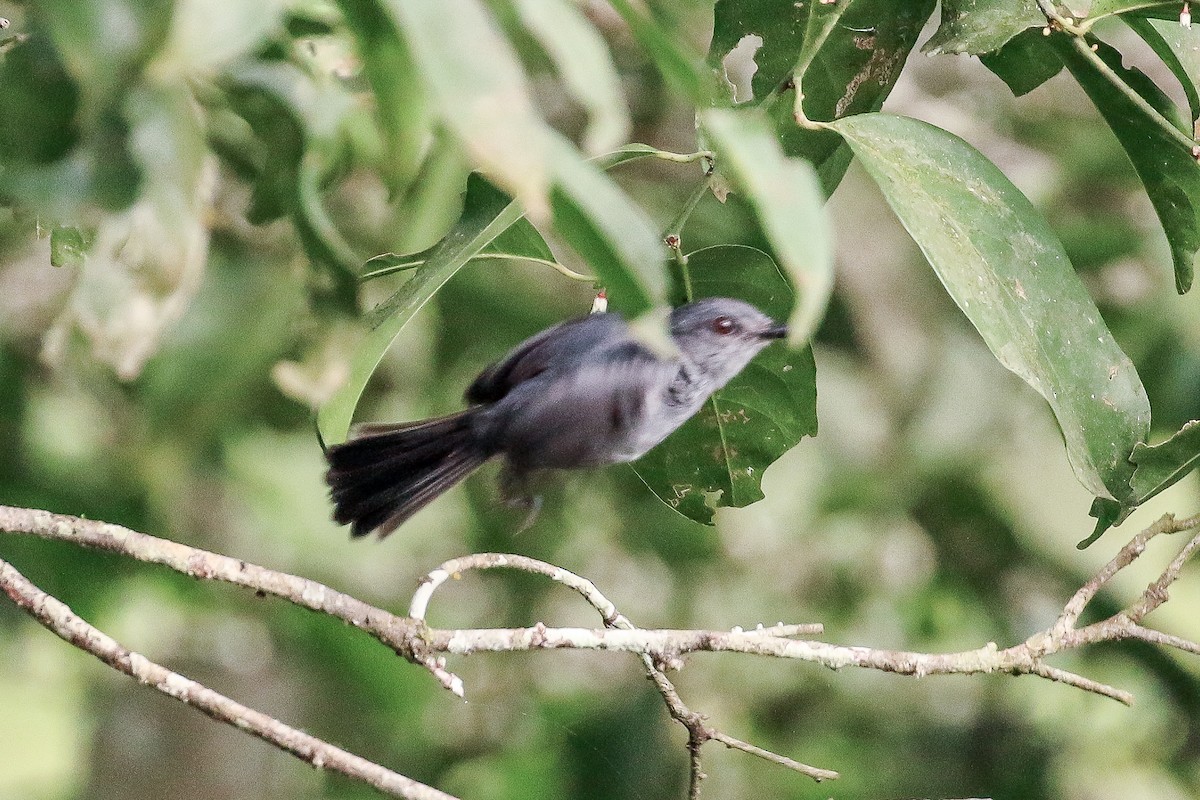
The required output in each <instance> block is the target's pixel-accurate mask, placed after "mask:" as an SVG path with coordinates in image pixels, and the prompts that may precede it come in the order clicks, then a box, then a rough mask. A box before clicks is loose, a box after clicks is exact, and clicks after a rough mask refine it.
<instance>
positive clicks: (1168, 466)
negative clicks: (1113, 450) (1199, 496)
mask: <svg viewBox="0 0 1200 800" xmlns="http://www.w3.org/2000/svg"><path fill="white" fill-rule="evenodd" d="M1131 458H1132V461H1133V463H1134V464H1137V469H1135V470H1134V472H1133V490H1134V492H1136V493H1137V501H1138V503H1139V504H1140V503H1144V502H1146V501H1147V500H1149V499H1150V498H1151V497H1154V495H1156V494H1158V493H1159V492H1161V491H1162V490H1163V489H1166V488H1167V487H1169V486H1172V485H1174V484H1175V483H1177V482H1178V481H1179V480H1180V479H1181V478H1183V477H1184V476H1185V475H1187V474H1188V473H1189V472H1191V471H1192V470H1194V469H1195V468H1196V467H1197V466H1200V420H1192V421H1191V422H1189V423H1187V424H1186V425H1184V426H1183V427H1182V428H1180V429H1179V430H1178V431H1177V432H1176V433H1175V435H1174V436H1172V437H1171V438H1170V439H1167V440H1166V441H1165V442H1162V443H1161V444H1156V445H1153V446H1149V445H1146V444H1139V445H1138V446H1137V447H1135V448H1133V456H1132V457H1131Z"/></svg>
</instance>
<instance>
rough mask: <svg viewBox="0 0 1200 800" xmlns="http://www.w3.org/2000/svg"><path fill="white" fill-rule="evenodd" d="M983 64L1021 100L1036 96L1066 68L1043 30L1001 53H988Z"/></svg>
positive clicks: (1018, 38)
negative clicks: (1022, 97) (1040, 88)
mask: <svg viewBox="0 0 1200 800" xmlns="http://www.w3.org/2000/svg"><path fill="white" fill-rule="evenodd" d="M979 60H980V62H981V63H982V64H983V65H984V66H985V67H987V68H988V69H990V70H991V71H992V72H993V73H995V75H996V77H997V78H999V79H1000V80H1002V81H1004V82H1005V83H1006V84H1007V85H1008V88H1009V89H1011V90H1012V93H1013V94H1014V95H1015V96H1017V97H1020V96H1021V95H1023V94H1028V93H1029V92H1032V91H1033V90H1034V89H1036V88H1037V87H1039V86H1041V85H1042V84H1043V83H1045V82H1046V81H1048V80H1050V79H1051V78H1053V77H1054V76H1055V75H1057V74H1058V73H1059V72H1061V71H1062V68H1063V62H1062V59H1061V58H1060V57H1059V55H1058V53H1057V52H1055V50H1054V48H1053V47H1052V46H1051V45H1050V43H1049V42H1047V41H1046V37H1045V36H1043V35H1042V31H1041V29H1030V30H1027V31H1023V32H1022V33H1019V34H1017V35H1016V36H1015V37H1013V38H1012V39H1010V40H1009V41H1008V43H1007V44H1005V45H1004V46H1003V47H1001V48H1000V49H999V50H996V51H995V52H992V53H984V54H983V55H981V56H980V57H979Z"/></svg>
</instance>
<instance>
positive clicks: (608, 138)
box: [516, 0, 630, 153]
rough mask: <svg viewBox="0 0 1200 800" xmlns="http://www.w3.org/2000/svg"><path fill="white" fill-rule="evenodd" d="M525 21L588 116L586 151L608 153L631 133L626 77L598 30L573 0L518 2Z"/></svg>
mask: <svg viewBox="0 0 1200 800" xmlns="http://www.w3.org/2000/svg"><path fill="white" fill-rule="evenodd" d="M516 7H517V11H518V13H519V14H520V17H521V24H522V25H524V26H525V27H526V28H527V29H528V30H529V32H530V33H532V34H533V35H534V37H536V38H537V40H538V42H539V43H540V44H541V45H542V48H543V49H544V50H545V51H546V54H547V55H548V56H549V57H550V60H551V61H553V62H554V65H555V67H557V69H558V74H559V75H560V76H561V77H562V81H563V84H564V86H565V87H566V89H567V91H568V92H569V93H570V94H571V96H572V97H574V98H575V100H576V101H577V102H578V103H579V105H580V106H582V107H583V109H584V111H586V112H587V115H588V126H587V130H586V131H585V133H584V137H583V141H584V145H583V149H584V150H585V151H587V152H588V153H603V152H605V151H607V150H611V149H613V148H614V147H618V146H620V145H621V143H622V142H624V141H625V140H626V138H627V136H628V134H629V126H630V121H629V109H628V108H627V107H626V104H625V97H624V95H623V94H622V91H621V77H620V76H619V75H618V74H617V68H616V67H615V66H614V65H613V62H612V58H610V57H609V55H608V48H607V47H606V46H605V44H604V38H603V37H602V36H601V35H600V33H599V31H597V30H596V28H595V27H593V26H592V24H591V23H590V22H588V21H587V18H585V17H584V16H583V12H582V11H580V9H579V8H578V7H577V6H576V5H575V4H574V3H573V2H570V0H516Z"/></svg>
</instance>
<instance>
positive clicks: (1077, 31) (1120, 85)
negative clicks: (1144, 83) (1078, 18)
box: [1036, 0, 1196, 152]
mask: <svg viewBox="0 0 1200 800" xmlns="http://www.w3.org/2000/svg"><path fill="white" fill-rule="evenodd" d="M1036 2H1037V5H1038V8H1039V9H1040V10H1041V12H1042V13H1043V14H1045V15H1046V19H1047V20H1048V21H1049V22H1050V25H1051V27H1054V28H1058V29H1059V30H1061V31H1062V32H1063V33H1066V34H1067V35H1069V36H1070V37H1071V44H1072V46H1073V47H1074V48H1075V49H1076V50H1078V51H1079V54H1080V55H1081V56H1083V57H1084V58H1085V59H1087V60H1088V61H1090V62H1091V63H1092V66H1094V67H1095V68H1096V70H1097V71H1098V72H1099V73H1100V74H1101V75H1103V76H1104V77H1105V78H1107V79H1108V82H1109V83H1111V84H1112V85H1113V88H1114V89H1116V90H1117V91H1118V92H1120V93H1121V94H1123V95H1125V97H1126V98H1128V99H1129V102H1131V103H1133V104H1134V105H1135V106H1137V107H1138V110H1139V111H1141V112H1142V113H1143V114H1145V115H1146V116H1147V117H1149V118H1150V119H1151V120H1153V121H1154V124H1156V125H1158V126H1159V127H1160V128H1162V129H1163V130H1164V131H1166V132H1167V133H1168V134H1170V136H1171V138H1172V139H1174V140H1175V141H1177V142H1179V143H1180V144H1181V145H1183V146H1184V147H1185V148H1187V150H1188V151H1189V152H1191V151H1192V150H1193V148H1195V147H1196V140H1195V139H1193V138H1192V137H1190V136H1188V135H1187V134H1186V133H1184V132H1183V131H1181V130H1179V128H1177V127H1175V126H1174V125H1173V124H1172V123H1171V121H1170V120H1168V119H1167V118H1166V117H1164V116H1163V115H1162V114H1161V113H1159V111H1158V109H1156V108H1155V107H1154V106H1152V105H1150V103H1149V102H1148V101H1147V100H1146V98H1144V97H1142V96H1141V95H1140V94H1138V93H1137V92H1136V91H1135V90H1134V89H1133V87H1131V86H1130V85H1129V84H1128V83H1126V82H1125V81H1124V80H1122V79H1121V76H1120V75H1118V74H1117V73H1116V71H1115V70H1114V69H1113V68H1112V67H1110V66H1109V65H1108V63H1107V62H1105V60H1104V59H1103V58H1101V57H1100V55H1099V54H1098V53H1097V52H1096V51H1095V50H1093V49H1092V45H1091V44H1090V43H1089V42H1088V41H1087V38H1086V35H1087V32H1088V31H1089V30H1090V29H1091V27H1092V24H1093V23H1094V22H1095V20H1092V21H1091V22H1089V21H1086V20H1085V21H1084V22H1083V23H1082V24H1078V25H1077V24H1075V21H1074V20H1073V19H1071V18H1069V17H1064V16H1063V15H1062V14H1059V13H1058V11H1057V10H1056V9H1055V8H1054V4H1053V3H1052V2H1051V0H1036Z"/></svg>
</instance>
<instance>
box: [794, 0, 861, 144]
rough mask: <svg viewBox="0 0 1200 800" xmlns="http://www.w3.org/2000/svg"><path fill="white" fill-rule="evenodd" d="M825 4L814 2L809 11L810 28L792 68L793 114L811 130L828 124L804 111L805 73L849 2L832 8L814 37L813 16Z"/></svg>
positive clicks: (803, 125) (802, 124) (820, 128)
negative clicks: (793, 89)
mask: <svg viewBox="0 0 1200 800" xmlns="http://www.w3.org/2000/svg"><path fill="white" fill-rule="evenodd" d="M823 5H824V3H819V2H814V3H813V5H812V8H811V10H810V11H809V12H808V13H809V16H808V25H809V30H808V31H807V32H806V33H805V36H804V45H803V46H802V48H801V50H800V60H799V61H798V62H797V63H796V67H795V69H793V70H792V86H793V87H795V89H796V100H795V103H794V105H793V107H792V116H793V117H794V118H795V120H796V124H797V125H799V126H800V127H802V128H808V129H810V130H822V129H824V128H826V127H827V125H826V123H823V122H818V121H816V120H810V119H809V118H808V115H807V114H805V113H804V74H805V73H806V72H808V68H809V67H810V66H812V62H813V59H815V58H816V57H817V53H819V52H820V51H821V48H822V47H824V46H825V40H826V39H828V38H829V34H830V33H832V32H833V29H834V27H835V26H836V25H837V23H838V20H840V19H841V18H842V14H844V13H845V11H846V6H847V5H848V3H847V2H845V0H842V2H841V3H839V5H838V7H835V8H832V9H830V10H829V16H828V17H827V18H826V19H825V20H824V22H825V24H824V25H823V26H822V27H821V29H820V30H818V31H817V34H816V36H815V37H814V36H812V22H813V18H814V15H815V14H816V13H817V11H818V10H819V9H820V8H821V7H822V6H823Z"/></svg>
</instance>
